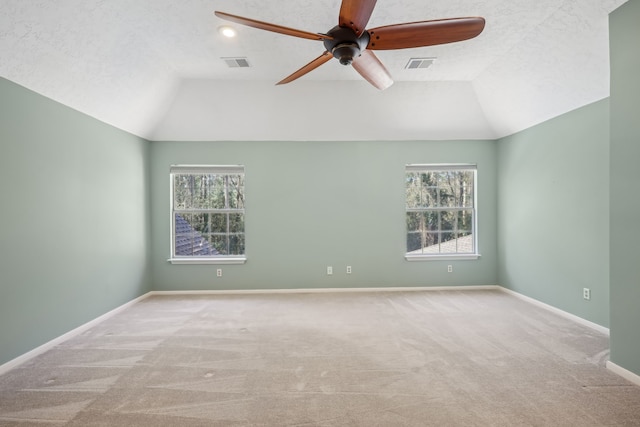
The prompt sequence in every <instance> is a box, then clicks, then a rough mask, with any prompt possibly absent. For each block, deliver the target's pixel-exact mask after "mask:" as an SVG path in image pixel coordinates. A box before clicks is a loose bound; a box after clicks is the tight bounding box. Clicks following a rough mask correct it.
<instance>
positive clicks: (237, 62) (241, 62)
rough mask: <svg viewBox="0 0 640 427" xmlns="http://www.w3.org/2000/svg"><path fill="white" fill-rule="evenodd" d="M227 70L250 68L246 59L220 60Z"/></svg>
mask: <svg viewBox="0 0 640 427" xmlns="http://www.w3.org/2000/svg"><path fill="white" fill-rule="evenodd" d="M222 59H223V60H224V62H226V63H227V65H228V66H229V68H248V67H250V65H249V61H247V58H222Z"/></svg>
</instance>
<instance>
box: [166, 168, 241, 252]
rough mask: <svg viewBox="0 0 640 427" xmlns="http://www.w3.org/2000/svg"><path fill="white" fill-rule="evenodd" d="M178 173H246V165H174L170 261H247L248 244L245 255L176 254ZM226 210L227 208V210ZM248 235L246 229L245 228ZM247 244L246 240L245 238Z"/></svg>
mask: <svg viewBox="0 0 640 427" xmlns="http://www.w3.org/2000/svg"><path fill="white" fill-rule="evenodd" d="M176 174H215V175H224V174H229V175H244V174H245V167H244V165H172V166H171V167H170V170H169V182H170V184H169V188H170V190H169V191H170V200H169V203H170V208H169V213H170V219H169V223H170V224H171V226H170V227H171V234H170V237H171V245H170V248H171V249H170V250H171V253H170V256H169V259H168V261H169V262H170V263H171V264H244V263H245V262H246V261H247V256H246V246H245V253H244V254H243V255H213V256H176V254H175V251H176V248H175V242H176V235H175V221H174V214H175V213H176V212H177V211H176V209H175V206H174V200H173V197H174V179H173V177H174V175H176ZM225 211H226V210H225ZM212 212H221V211H220V210H215V211H214V210H212ZM233 212H241V213H242V214H245V209H234V210H233ZM245 236H246V229H245ZM245 245H246V240H245Z"/></svg>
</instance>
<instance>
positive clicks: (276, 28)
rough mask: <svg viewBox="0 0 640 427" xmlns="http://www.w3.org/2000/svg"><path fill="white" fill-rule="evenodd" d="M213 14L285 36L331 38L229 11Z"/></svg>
mask: <svg viewBox="0 0 640 427" xmlns="http://www.w3.org/2000/svg"><path fill="white" fill-rule="evenodd" d="M214 13H215V15H216V16H217V17H218V18H222V19H226V20H227V21H231V22H235V23H237V24H241V25H246V26H248V27H253V28H258V29H260V30H266V31H272V32H274V33H280V34H285V35H287V36H293V37H300V38H303V39H310V40H332V39H333V37H331V36H328V35H326V34H320V33H311V32H308V31H302V30H296V29H294V28H289V27H283V26H282V25H276V24H269V23H268V22H262V21H256V20H255V19H250V18H244V17H242V16H237V15H231V14H230V13H225V12H219V11H217V10H216V11H215V12H214Z"/></svg>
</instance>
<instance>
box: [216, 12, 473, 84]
mask: <svg viewBox="0 0 640 427" xmlns="http://www.w3.org/2000/svg"><path fill="white" fill-rule="evenodd" d="M375 5H376V0H343V1H342V4H341V6H340V14H339V16H338V25H337V26H335V27H333V28H332V29H331V30H329V31H327V33H326V34H325V33H311V32H308V31H302V30H296V29H294V28H289V27H284V26H282V25H276V24H270V23H268V22H262V21H257V20H255V19H251V18H244V17H242V16H237V15H231V14H229V13H225V12H220V11H216V12H215V15H216V16H217V17H219V18H222V19H225V20H228V21H231V22H235V23H238V24H241V25H246V26H249V27H253V28H258V29H261V30H265V31H271V32H275V33H280V34H285V35H288V36H293V37H300V38H305V39H310V40H321V41H322V42H323V43H324V47H325V49H326V50H325V52H324V53H322V54H321V55H320V56H319V57H317V58H316V59H314V60H312V61H311V62H309V63H308V64H307V65H305V66H304V67H302V68H300V69H299V70H297V71H295V72H294V73H293V74H291V75H289V76H288V77H285V78H284V79H282V80H281V81H279V82H278V83H277V84H285V83H290V82H292V81H294V80H296V79H298V78H300V77H302V76H303V75H305V74H307V73H308V72H310V71H312V70H314V69H316V68H318V67H319V66H320V65H322V64H324V63H325V62H328V61H329V60H331V58H332V57H334V58H336V59H337V60H338V61H339V62H340V63H341V64H342V65H352V66H353V68H354V69H355V70H356V71H357V72H358V73H359V74H360V75H361V76H362V77H363V78H364V79H365V80H367V81H368V82H369V83H371V84H372V85H373V86H375V87H376V88H378V89H380V90H383V89H386V88H387V87H389V86H391V85H392V84H393V79H392V78H391V75H390V74H389V72H388V71H387V69H386V68H385V66H384V65H383V64H382V62H380V60H379V59H378V57H377V56H376V55H375V54H374V53H373V51H374V50H389V49H406V48H414V47H424V46H433V45H438V44H445V43H453V42H458V41H463V40H468V39H471V38H474V37H476V36H478V35H479V34H480V33H481V32H482V30H483V29H484V25H485V20H484V18H480V17H469V18H451V19H438V20H431V21H419V22H408V23H404V24H395V25H386V26H383V27H377V28H372V29H369V30H366V29H365V27H366V25H367V23H368V22H369V18H370V17H371V14H372V13H373V9H374V7H375Z"/></svg>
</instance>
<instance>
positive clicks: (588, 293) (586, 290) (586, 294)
mask: <svg viewBox="0 0 640 427" xmlns="http://www.w3.org/2000/svg"><path fill="white" fill-rule="evenodd" d="M582 298H584V299H586V300H590V299H591V289H589V288H582Z"/></svg>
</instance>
